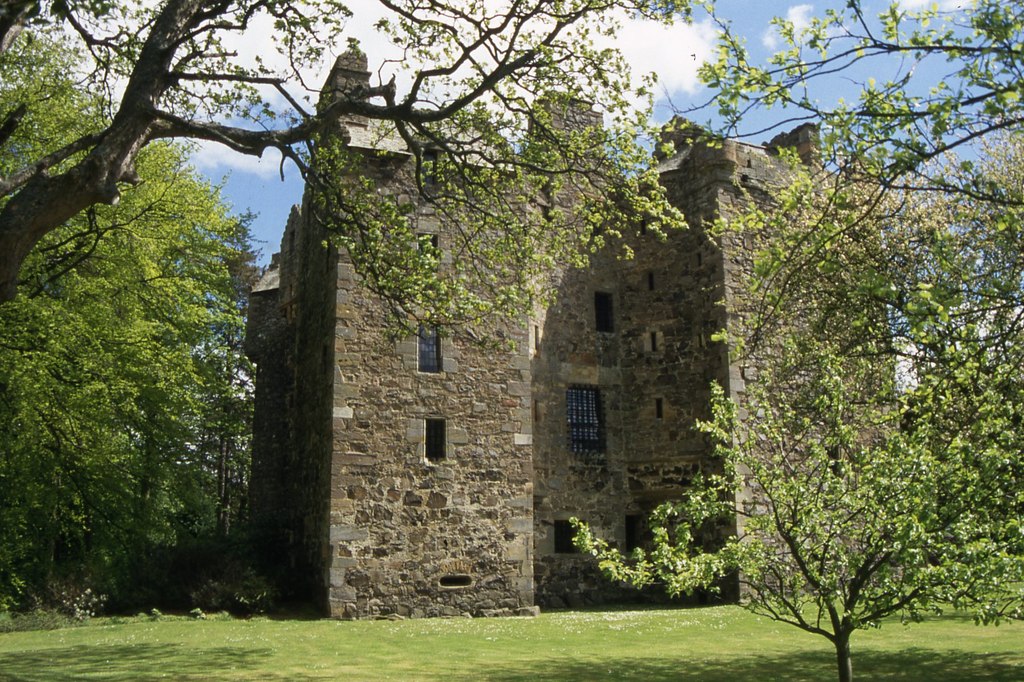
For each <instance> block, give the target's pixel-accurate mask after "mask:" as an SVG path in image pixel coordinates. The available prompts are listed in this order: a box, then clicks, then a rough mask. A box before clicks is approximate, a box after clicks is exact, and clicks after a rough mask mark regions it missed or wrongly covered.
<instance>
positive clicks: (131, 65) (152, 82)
mask: <svg viewBox="0 0 1024 682" xmlns="http://www.w3.org/2000/svg"><path fill="white" fill-rule="evenodd" d="M685 8H686V3H677V2H661V1H660V0H659V1H657V2H650V1H647V0H645V1H643V2H637V1H635V0H557V1H555V2H551V1H549V0H531V1H529V2H518V1H517V2H502V3H493V2H484V1H483V0H475V1H473V2H468V3H467V2H461V1H460V2H444V1H433V0H431V1H430V2H420V1H419V0H381V2H380V9H381V10H382V12H383V14H384V18H383V19H381V20H380V21H379V22H378V23H377V24H376V30H377V31H378V32H379V33H381V34H383V35H386V36H387V37H388V39H389V40H390V41H391V42H392V43H393V44H394V45H396V46H398V47H399V48H400V50H401V51H402V54H403V55H404V58H403V62H402V64H385V65H382V70H383V74H384V77H386V76H387V71H388V70H392V71H393V73H392V78H391V79H390V80H389V82H386V83H385V82H382V81H381V80H380V76H378V82H377V83H376V84H373V85H371V86H369V87H359V88H355V89H354V90H352V91H348V92H342V93H336V96H335V97H334V98H333V99H332V101H331V103H330V105H329V106H326V107H324V108H322V109H321V110H319V111H317V110H316V108H315V107H314V106H313V105H312V104H310V103H309V99H310V98H309V97H308V95H310V93H312V94H313V98H312V99H316V95H317V94H318V93H317V92H316V90H317V89H318V87H319V84H312V85H310V84H307V83H303V82H302V74H304V73H306V70H307V69H309V68H311V67H313V66H314V65H316V64H318V63H319V62H321V61H323V60H325V58H326V56H327V54H328V52H330V51H332V50H333V51H335V52H341V51H343V50H342V49H341V46H342V45H344V44H345V38H346V37H348V38H349V39H350V40H352V37H351V36H346V21H347V20H349V19H350V18H351V17H352V16H353V11H360V12H361V11H368V10H367V9H366V8H365V7H362V6H360V7H354V8H350V7H349V6H348V5H346V4H345V3H343V2H340V1H339V0H304V1H303V2H298V1H292V0H222V1H217V2H208V1H205V0H166V1H165V2H161V3H158V4H154V3H149V2H142V1H141V0H135V1H132V2H124V3H109V2H97V1H95V0H73V1H70V2H53V3H50V2H45V1H42V0H24V1H19V2H15V3H8V4H7V5H6V6H5V8H4V13H3V15H2V19H0V60H2V61H4V62H6V63H8V64H9V65H10V62H11V61H12V60H13V59H16V56H15V55H14V54H13V53H12V52H11V50H12V46H13V45H15V36H16V35H17V34H19V33H20V34H21V35H22V37H24V36H25V35H57V34H59V33H62V32H63V33H67V34H70V36H71V38H72V39H73V40H74V41H75V42H76V43H77V44H78V45H79V46H80V47H81V48H82V50H83V52H84V54H85V55H86V57H87V61H86V63H85V64H83V65H82V66H81V67H80V68H78V69H77V70H76V72H75V73H76V74H77V77H78V78H79V79H80V83H81V85H82V86H83V87H87V88H89V89H90V90H91V91H93V92H95V93H97V94H98V95H99V96H100V98H101V101H99V102H97V104H96V106H98V107H100V108H102V109H103V110H104V111H105V112H106V113H107V114H108V116H107V118H105V119H104V121H103V122H102V123H98V124H96V125H95V126H94V127H91V128H87V129H80V130H78V132H77V134H76V135H74V136H70V137H63V138H60V141H59V142H57V141H49V142H48V144H45V145H40V146H36V147H31V148H27V147H25V146H24V145H23V144H22V143H21V142H20V138H21V137H22V136H24V135H27V134H31V131H27V130H25V126H24V124H23V120H24V118H25V116H27V115H28V113H29V112H30V111H31V110H32V109H33V108H35V107H39V106H46V100H45V99H44V98H36V99H31V98H24V99H18V98H13V99H12V98H7V100H6V101H7V102H8V104H6V106H5V108H4V110H2V111H0V149H3V153H4V154H5V155H6V156H8V157H10V158H11V159H15V160H17V163H14V164H12V165H11V166H10V167H9V168H8V169H7V170H6V171H5V172H4V174H3V176H2V177H0V202H2V203H0V299H2V300H6V299H10V298H11V297H12V296H13V295H14V293H15V291H16V285H17V281H18V274H17V273H18V270H19V268H20V265H21V263H22V262H23V260H24V259H25V258H26V255H27V254H28V252H29V251H30V250H31V249H32V248H33V246H34V245H35V244H36V243H38V242H39V240H40V239H41V238H42V237H43V236H44V235H45V234H47V233H48V232H50V231H52V230H54V229H57V228H58V227H59V226H60V225H62V224H63V223H64V222H66V221H67V220H69V219H71V218H72V217H73V216H75V215H78V214H79V213H81V212H82V211H84V210H86V209H88V208H89V207H91V206H94V205H97V204H108V205H112V204H114V203H116V202H117V201H118V200H119V198H120V197H121V195H122V193H123V192H124V191H125V187H127V186H130V185H133V184H135V183H136V182H137V181H138V173H137V170H136V159H137V158H138V154H139V152H140V150H141V149H143V148H144V147H145V146H146V145H148V144H150V143H152V142H153V141H156V140H161V139H191V140H205V141H210V142H214V143H218V144H222V145H225V146H227V147H228V148H230V149H231V150H233V151H235V152H238V153H240V154H251V155H256V156H259V155H261V154H263V153H264V152H265V151H266V150H267V149H275V150H277V151H279V152H280V153H281V154H282V155H283V157H285V158H287V159H290V160H291V161H294V162H295V163H296V164H298V166H299V168H300V169H302V171H303V173H304V174H305V175H306V176H307V178H310V177H313V176H314V174H315V171H316V169H317V167H318V164H317V163H314V161H313V157H314V156H315V151H316V147H315V144H314V142H313V141H314V138H315V137H316V134H317V133H318V132H321V131H323V130H324V129H325V126H326V125H327V124H328V123H330V122H331V121H334V120H337V119H338V117H340V116H353V115H356V116H362V117H365V118H366V119H368V120H370V121H378V122H384V123H385V124H386V125H387V126H388V127H389V128H390V129H391V130H393V131H394V132H395V133H396V134H397V135H398V136H400V137H401V139H402V140H404V142H405V144H406V145H407V146H408V148H409V149H410V150H411V151H412V152H413V153H414V154H415V156H416V158H417V160H418V163H417V168H418V169H420V170H422V160H423V150H424V149H426V148H439V149H441V150H442V151H443V152H444V153H445V155H446V156H447V158H448V159H450V160H451V161H452V162H453V163H455V164H460V165H465V164H474V163H479V162H481V161H482V162H485V163H488V164H490V165H491V166H492V167H493V168H495V169H502V168H506V169H509V170H510V172H520V171H522V170H524V169H528V170H530V171H536V172H538V173H540V174H542V175H543V174H545V173H555V174H558V173H560V172H564V171H565V170H566V168H569V169H577V168H578V167H579V164H578V163H576V162H575V161H574V159H575V157H577V156H578V155H579V153H580V149H579V147H578V146H573V145H567V140H566V138H565V137H564V136H557V135H555V136H550V135H549V136H547V137H545V136H543V135H535V136H534V140H535V143H534V144H535V145H536V144H540V142H539V141H540V140H544V142H543V151H539V152H538V153H536V154H534V155H532V156H530V158H529V159H526V158H523V157H521V156H519V155H518V154H517V152H518V151H519V146H520V143H521V141H522V139H523V136H524V135H525V133H526V131H527V130H528V129H529V128H531V127H532V128H533V129H534V130H535V131H536V130H544V129H547V128H549V127H550V126H548V125H546V124H547V123H549V122H548V121H547V120H546V119H545V118H544V116H543V115H539V116H538V115H537V114H536V108H535V107H534V106H533V103H534V101H535V100H536V99H538V98H544V97H545V96H547V95H549V94H551V93H557V96H558V97H562V98H568V99H580V100H585V101H587V102H590V103H592V104H593V105H594V106H596V107H597V109H598V110H599V111H600V112H602V113H603V114H607V115H609V117H610V118H611V119H615V120H617V122H618V127H619V130H621V131H623V132H624V133H627V134H623V135H619V136H618V137H612V136H610V137H608V138H607V140H617V142H618V144H616V145H614V146H613V147H611V148H609V149H606V148H605V146H604V145H603V144H598V145H596V146H593V145H592V146H591V147H590V153H591V154H597V155H603V156H604V157H605V158H607V159H608V161H609V163H610V164H611V167H615V168H617V169H618V171H619V174H620V175H621V176H622V177H629V175H630V173H632V172H634V171H636V170H637V167H638V164H637V159H638V158H641V156H638V155H636V154H631V153H625V152H626V150H629V149H632V148H633V147H632V145H633V144H634V139H633V136H632V134H629V133H631V132H635V128H636V126H637V125H638V121H637V119H636V118H634V117H631V116H630V115H629V114H628V113H626V112H628V111H629V110H630V107H629V106H627V98H628V97H629V96H630V94H629V93H631V92H633V91H632V89H631V85H630V81H629V79H628V77H627V75H626V72H627V69H626V68H625V64H624V62H623V60H622V59H621V57H619V56H618V55H617V54H616V52H615V51H614V50H612V49H607V48H601V47H598V46H595V44H594V38H595V37H597V36H609V35H612V34H613V33H614V30H615V25H616V21H615V20H616V18H617V17H618V18H622V17H627V16H642V17H646V18H649V19H652V20H657V21H669V20H671V18H672V17H673V16H674V15H675V13H676V12H677V11H682V10H685ZM267 21H270V22H271V23H272V24H273V26H274V31H273V34H272V38H271V40H272V44H270V45H267V52H266V55H267V58H257V59H255V60H254V61H252V62H251V63H243V62H241V61H240V60H239V58H238V55H237V52H236V48H235V47H233V46H235V45H237V44H238V43H239V41H243V40H246V39H247V38H248V37H249V36H251V35H252V33H253V31H254V27H255V26H257V25H258V24H260V23H261V22H267ZM271 55H276V56H278V57H280V58H281V64H283V66H276V65H275V63H274V60H273V59H271V58H270V56H271ZM23 66H24V67H25V68H27V69H30V68H31V65H28V64H26V65H23ZM378 73H379V74H380V73H381V72H378ZM396 74H397V75H399V76H403V75H407V81H403V82H402V84H401V88H400V87H399V86H398V85H396V79H395V78H394V76H395V75H396ZM641 90H643V88H641ZM641 94H642V93H641ZM485 113H486V114H487V115H486V116H484V114H485ZM485 119H486V124H485V130H484V131H483V132H481V130H480V125H481V122H482V121H484V120H485ZM481 135H484V136H485V137H484V138H483V139H481ZM495 136H497V137H495ZM497 138H501V143H500V144H496V145H489V144H488V143H490V142H492V141H497ZM485 147H486V148H487V151H486V152H484V148H485ZM497 189H498V188H493V187H492V192H493V191H497ZM624 191H626V192H628V187H627V188H626V189H624ZM425 198H426V199H427V200H429V196H426V195H425ZM491 226H492V228H494V229H497V230H500V229H501V228H502V225H501V223H500V221H496V222H493V223H491ZM520 248H521V250H522V249H526V250H531V249H532V248H533V245H532V244H530V243H526V244H520ZM522 260H523V261H524V263H525V264H529V258H527V257H526V255H525V254H524V258H523V259H522ZM484 288H486V287H484ZM496 297H497V298H499V299H500V298H501V296H500V295H498V296H496Z"/></svg>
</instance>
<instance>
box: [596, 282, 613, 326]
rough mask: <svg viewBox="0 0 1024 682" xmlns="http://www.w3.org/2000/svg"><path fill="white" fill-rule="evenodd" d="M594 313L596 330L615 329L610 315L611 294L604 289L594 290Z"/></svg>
mask: <svg viewBox="0 0 1024 682" xmlns="http://www.w3.org/2000/svg"><path fill="white" fill-rule="evenodd" d="M594 313H595V323H596V328H597V331H599V332H611V331H615V326H614V319H613V316H612V295H611V294H609V293H608V292H606V291H595V292H594Z"/></svg>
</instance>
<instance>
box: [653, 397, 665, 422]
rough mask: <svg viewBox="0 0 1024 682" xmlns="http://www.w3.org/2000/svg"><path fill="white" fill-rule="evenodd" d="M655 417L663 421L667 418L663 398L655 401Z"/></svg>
mask: <svg viewBox="0 0 1024 682" xmlns="http://www.w3.org/2000/svg"><path fill="white" fill-rule="evenodd" d="M654 416H655V418H656V419H661V418H662V417H664V416H665V403H664V402H663V401H662V399H661V398H655V399H654Z"/></svg>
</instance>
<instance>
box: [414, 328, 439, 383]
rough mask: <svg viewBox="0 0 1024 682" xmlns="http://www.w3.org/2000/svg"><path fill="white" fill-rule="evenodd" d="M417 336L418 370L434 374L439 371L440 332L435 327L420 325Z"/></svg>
mask: <svg viewBox="0 0 1024 682" xmlns="http://www.w3.org/2000/svg"><path fill="white" fill-rule="evenodd" d="M417 336H418V344H417V345H418V355H419V370H420V371H421V372H429V373H431V374H436V373H438V372H440V371H441V334H440V332H438V329H437V327H424V326H423V325H420V330H419V334H418V335H417Z"/></svg>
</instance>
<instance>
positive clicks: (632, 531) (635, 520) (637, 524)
mask: <svg viewBox="0 0 1024 682" xmlns="http://www.w3.org/2000/svg"><path fill="white" fill-rule="evenodd" d="M643 539H644V517H643V515H642V514H626V546H625V550H626V551H627V552H632V551H633V550H634V549H637V548H638V547H640V546H641V545H642V544H643Z"/></svg>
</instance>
